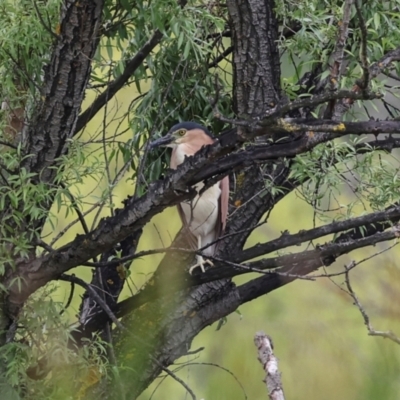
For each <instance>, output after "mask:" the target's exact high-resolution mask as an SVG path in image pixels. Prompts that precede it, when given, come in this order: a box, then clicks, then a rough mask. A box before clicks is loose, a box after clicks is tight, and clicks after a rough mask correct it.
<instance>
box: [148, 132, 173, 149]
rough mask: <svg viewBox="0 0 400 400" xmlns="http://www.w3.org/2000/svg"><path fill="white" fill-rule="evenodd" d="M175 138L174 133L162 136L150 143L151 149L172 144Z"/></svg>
mask: <svg viewBox="0 0 400 400" xmlns="http://www.w3.org/2000/svg"><path fill="white" fill-rule="evenodd" d="M173 140H174V137H173V136H172V135H166V136H163V137H162V138H160V139H157V140H155V141H154V142H152V143H150V149H155V148H156V147H166V146H168V145H169V144H171V143H172V142H173Z"/></svg>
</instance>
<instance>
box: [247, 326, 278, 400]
mask: <svg viewBox="0 0 400 400" xmlns="http://www.w3.org/2000/svg"><path fill="white" fill-rule="evenodd" d="M254 344H255V345H256V347H257V350H258V360H259V361H260V363H261V365H262V366H263V369H264V371H265V374H266V375H265V378H264V379H263V382H265V384H266V385H267V389H268V396H269V398H270V400H285V396H284V394H283V388H282V381H281V374H280V372H279V369H278V360H277V358H276V357H275V355H274V351H273V344H272V339H271V338H270V337H269V336H268V335H266V334H265V333H264V332H257V333H256V335H255V336H254Z"/></svg>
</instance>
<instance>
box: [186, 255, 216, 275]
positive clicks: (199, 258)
mask: <svg viewBox="0 0 400 400" xmlns="http://www.w3.org/2000/svg"><path fill="white" fill-rule="evenodd" d="M205 264H208V265H209V266H210V267H213V266H214V264H213V262H212V261H210V260H205V259H204V258H203V257H202V256H197V263H196V264H195V265H193V267H190V269H189V274H190V275H192V273H193V270H194V269H196V268H199V267H200V268H201V270H202V272H203V273H204V272H206V269H205V268H204V265H205Z"/></svg>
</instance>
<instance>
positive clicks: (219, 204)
mask: <svg viewBox="0 0 400 400" xmlns="http://www.w3.org/2000/svg"><path fill="white" fill-rule="evenodd" d="M214 141H215V139H214V138H213V136H212V135H211V133H210V132H209V131H208V129H207V128H205V127H204V126H202V125H199V124H197V123H195V122H181V123H180V124H176V125H174V126H173V127H172V128H171V129H170V130H169V132H168V133H167V134H166V135H165V136H164V137H162V138H160V139H158V140H156V141H154V142H153V143H152V144H151V148H155V147H158V146H164V147H171V148H172V154H171V162H170V167H171V168H172V169H176V168H177V167H178V165H179V164H181V163H183V161H184V160H185V157H186V156H192V155H194V154H195V153H197V152H198V151H199V150H200V149H201V148H202V147H203V146H206V145H209V144H212V143H214ZM203 187H204V183H203V182H199V183H197V184H196V185H195V189H196V191H197V193H198V194H197V196H196V197H195V198H194V199H193V200H191V201H184V202H182V203H180V204H179V205H178V212H179V216H180V218H181V220H182V223H183V225H184V226H185V227H186V228H188V229H189V231H190V232H191V233H192V234H193V236H194V238H193V239H194V240H192V241H191V245H192V246H193V248H197V250H199V249H201V248H203V247H205V246H207V245H209V244H210V246H208V247H205V249H204V251H203V252H202V254H204V255H205V256H213V255H214V253H215V250H216V246H217V243H215V242H216V241H217V239H218V238H220V237H221V236H222V235H223V233H224V230H225V225H226V219H227V216H228V201H229V177H228V176H226V177H225V178H223V179H222V180H220V181H219V182H217V183H216V184H214V185H213V186H211V187H209V188H208V189H207V190H206V191H204V192H203V193H202V194H201V195H199V193H200V191H201V189H202V188H203ZM196 239H197V242H196ZM196 259H197V262H196V264H195V265H193V266H192V267H191V268H190V270H189V273H190V274H191V273H192V272H193V270H194V269H195V268H197V267H200V268H201V270H202V271H203V272H205V269H204V265H205V264H209V265H211V266H212V265H213V263H212V262H211V261H210V260H205V259H204V258H203V257H202V255H201V254H197V255H196Z"/></svg>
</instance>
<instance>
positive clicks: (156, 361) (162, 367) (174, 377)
mask: <svg viewBox="0 0 400 400" xmlns="http://www.w3.org/2000/svg"><path fill="white" fill-rule="evenodd" d="M152 359H153V360H154V361H155V363H156V364H157V365H158V366H159V367H160V368H161V369H162V370H163V371H164V372H165V373H167V374H168V375H169V376H170V377H171V378H173V379H175V380H176V381H177V382H178V383H180V384H181V385H182V386H183V387H184V388H185V389H186V391H187V392H188V393H189V394H190V396H191V397H192V399H193V400H196V395H195V394H194V392H193V390H192V389H190V387H189V386H188V385H187V384H186V383H185V382H184V381H183V380H182V379H181V378H179V377H178V376H177V375H176V374H174V373H173V372H172V371H171V370H169V369H168V368H166V367H164V366H163V365H162V364H161V363H160V362H159V361H158V360H157V359H155V358H154V357H152Z"/></svg>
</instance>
